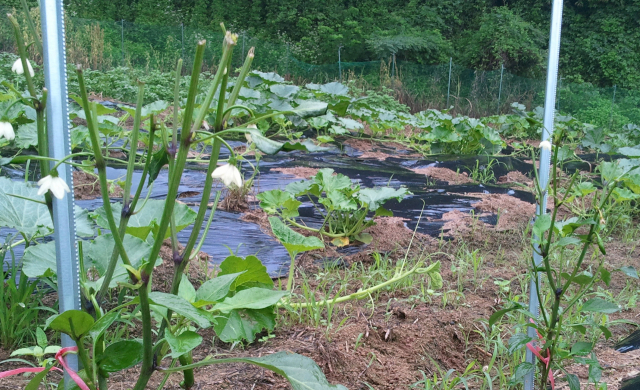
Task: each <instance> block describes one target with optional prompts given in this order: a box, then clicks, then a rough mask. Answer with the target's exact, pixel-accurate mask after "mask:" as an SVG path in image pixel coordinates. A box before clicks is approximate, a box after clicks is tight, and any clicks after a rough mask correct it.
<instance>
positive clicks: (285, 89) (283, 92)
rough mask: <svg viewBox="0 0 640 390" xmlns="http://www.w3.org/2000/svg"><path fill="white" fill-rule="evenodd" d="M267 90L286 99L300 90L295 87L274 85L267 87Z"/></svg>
mask: <svg viewBox="0 0 640 390" xmlns="http://www.w3.org/2000/svg"><path fill="white" fill-rule="evenodd" d="M269 90H270V91H271V92H273V93H274V94H276V95H278V96H279V97H281V98H284V99H288V98H290V97H291V96H292V95H295V94H296V93H298V91H299V90H300V88H299V87H297V86H295V85H285V84H276V85H272V86H271V87H269Z"/></svg>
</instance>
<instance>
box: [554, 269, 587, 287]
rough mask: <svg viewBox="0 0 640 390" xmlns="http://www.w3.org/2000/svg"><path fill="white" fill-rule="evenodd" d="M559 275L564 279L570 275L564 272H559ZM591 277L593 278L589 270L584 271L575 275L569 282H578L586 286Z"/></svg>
mask: <svg viewBox="0 0 640 390" xmlns="http://www.w3.org/2000/svg"><path fill="white" fill-rule="evenodd" d="M560 276H562V277H563V278H564V279H567V280H568V279H569V278H570V277H571V275H570V274H568V273H566V272H563V273H561V274H560ZM592 279H593V275H591V273H590V272H587V271H584V272H582V273H579V274H577V275H575V276H574V278H573V280H572V281H571V282H572V283H576V284H579V285H580V286H586V285H587V284H589V283H590V282H591V280H592Z"/></svg>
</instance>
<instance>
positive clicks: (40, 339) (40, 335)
mask: <svg viewBox="0 0 640 390" xmlns="http://www.w3.org/2000/svg"><path fill="white" fill-rule="evenodd" d="M36 341H37V343H38V345H39V346H40V348H46V347H47V344H49V340H47V335H46V334H45V333H44V330H42V328H41V327H37V328H36Z"/></svg>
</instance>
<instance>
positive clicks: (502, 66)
mask: <svg viewBox="0 0 640 390" xmlns="http://www.w3.org/2000/svg"><path fill="white" fill-rule="evenodd" d="M503 75H504V64H502V65H500V89H498V115H500V98H501V97H502V76H503Z"/></svg>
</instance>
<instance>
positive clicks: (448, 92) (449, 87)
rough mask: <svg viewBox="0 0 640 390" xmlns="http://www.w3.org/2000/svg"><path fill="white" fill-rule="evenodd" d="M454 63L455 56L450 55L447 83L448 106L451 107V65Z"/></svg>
mask: <svg viewBox="0 0 640 390" xmlns="http://www.w3.org/2000/svg"><path fill="white" fill-rule="evenodd" d="M452 63H453V58H452V57H449V82H448V83H447V107H446V109H447V110H448V109H449V96H450V95H451V65H452Z"/></svg>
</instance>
